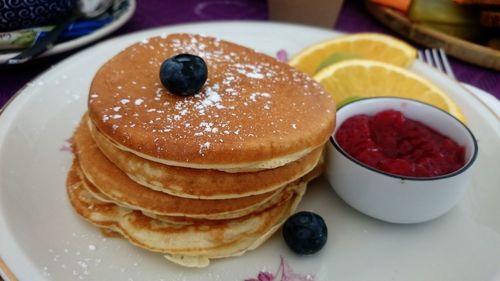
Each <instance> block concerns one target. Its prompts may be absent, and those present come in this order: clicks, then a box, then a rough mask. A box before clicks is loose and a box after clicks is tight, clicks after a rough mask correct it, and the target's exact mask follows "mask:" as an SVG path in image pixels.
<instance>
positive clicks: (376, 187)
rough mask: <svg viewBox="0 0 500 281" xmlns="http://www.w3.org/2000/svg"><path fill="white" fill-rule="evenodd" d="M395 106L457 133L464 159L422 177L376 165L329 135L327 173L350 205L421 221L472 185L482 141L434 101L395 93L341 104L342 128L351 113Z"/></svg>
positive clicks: (386, 217)
mask: <svg viewBox="0 0 500 281" xmlns="http://www.w3.org/2000/svg"><path fill="white" fill-rule="evenodd" d="M387 109H394V110H398V111H401V112H403V114H404V115H405V116H406V117H407V118H409V119H413V120H416V121H419V122H421V123H423V124H426V125H427V126H429V127H431V128H433V129H434V130H436V131H438V132H440V133H441V134H443V135H445V136H447V137H449V138H451V139H453V140H454V141H455V142H457V143H458V144H459V145H461V146H463V147H464V148H465V164H464V166H463V167H462V168H460V169H459V170H457V171H455V172H453V173H450V174H447V175H443V176H437V177H428V178H417V177H405V176H397V175H393V174H389V173H386V172H383V171H380V170H376V169H374V168H372V167H370V166H367V165H365V164H364V163H362V162H360V161H358V160H356V159H355V158H353V157H352V156H350V155H349V154H347V153H346V152H345V151H344V150H343V149H342V148H341V147H340V146H339V145H338V144H337V142H336V141H335V138H334V137H332V138H331V139H330V143H329V144H328V148H327V171H326V173H327V178H328V181H329V182H330V185H331V186H332V187H333V189H334V190H335V192H336V193H337V194H338V195H339V196H340V197H341V198H342V199H343V200H344V201H345V202H346V203H347V204H348V205H350V206H351V207H353V208H354V209H356V210H358V211H360V212H361V213H364V214H366V215H368V216H371V217H374V218H377V219H380V220H383V221H386V222H392V223H419V222H425V221H429V220H432V219H434V218H437V217H439V216H441V215H443V214H445V213H446V212H448V211H449V210H450V209H452V208H453V207H454V206H455V205H456V204H457V203H458V202H459V200H460V198H461V197H462V195H463V194H464V192H465V189H466V187H467V186H468V185H469V180H470V177H471V173H472V170H473V169H472V168H473V166H474V163H475V160H476V158H477V154H478V146H477V142H476V139H475V137H474V135H473V134H472V132H471V131H470V130H469V129H468V128H467V127H466V126H465V125H464V124H463V123H461V122H460V121H458V120H457V119H456V118H455V117H453V116H451V115H450V114H448V113H447V112H445V111H442V110H441V109H438V108H436V107H434V106H431V105H428V104H424V103H421V102H418V101H414V100H410V99H402V98H393V97H379V98H367V99H362V100H358V101H354V102H351V103H348V104H346V105H344V106H342V107H340V108H339V109H338V110H337V128H338V127H340V125H341V124H342V123H343V122H344V121H345V120H346V119H348V118H349V117H352V116H354V115H358V114H367V115H375V114H376V113H378V112H381V111H384V110H387Z"/></svg>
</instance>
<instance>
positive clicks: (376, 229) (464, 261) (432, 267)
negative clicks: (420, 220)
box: [0, 22, 500, 281]
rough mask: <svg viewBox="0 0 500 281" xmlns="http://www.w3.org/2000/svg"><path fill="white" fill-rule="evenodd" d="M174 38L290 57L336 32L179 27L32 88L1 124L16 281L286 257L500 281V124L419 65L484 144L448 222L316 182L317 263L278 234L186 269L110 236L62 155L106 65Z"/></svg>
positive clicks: (337, 268) (0, 155)
mask: <svg viewBox="0 0 500 281" xmlns="http://www.w3.org/2000/svg"><path fill="white" fill-rule="evenodd" d="M171 32H193V33H202V34H207V35H213V36H217V37H220V38H224V39H228V40H231V41H234V42H238V43H241V44H244V45H247V46H251V47H254V48H256V49H257V50H260V51H263V52H265V53H268V54H270V55H275V54H276V52H277V51H278V50H280V49H286V50H287V51H288V52H289V53H290V54H293V53H296V52H297V51H299V50H300V49H301V48H303V47H304V46H307V45H309V44H311V43H314V42H318V41H321V40H324V39H326V38H331V37H334V36H337V35H338V33H335V32H332V31H328V30H322V29H315V28H309V27H303V26H296V25H287V24H270V23H255V22H222V23H204V24H191V25H180V26H172V27H166V28H160V29H154V30H149V31H145V32H140V33H135V34H130V35H127V36H124V37H120V38H115V39H112V40H109V41H106V42H103V43H100V44H98V45H96V46H94V47H92V48H89V49H87V50H84V51H82V52H80V53H78V54H76V55H74V56H72V57H71V58H69V59H67V60H65V61H63V62H61V63H59V64H58V65H56V66H55V67H53V68H51V69H50V70H49V71H48V72H46V73H44V74H43V75H41V76H39V77H38V78H37V79H35V80H34V81H33V82H31V83H30V84H29V85H28V86H27V87H26V88H24V89H23V90H22V91H21V92H20V94H19V95H18V96H17V97H16V98H15V99H14V100H13V101H12V102H11V103H10V104H9V106H8V107H7V108H6V109H5V111H4V112H3V114H2V115H1V116H0V237H1V238H0V254H1V256H2V259H4V261H5V262H6V263H7V265H8V266H9V267H10V268H11V269H12V271H13V272H14V274H15V275H16V276H18V277H19V279H20V280H79V279H83V280H172V281H180V280H245V279H246V278H252V277H253V278H256V277H257V274H258V272H259V271H260V270H267V271H270V272H275V270H277V269H278V266H279V264H280V257H283V258H284V260H285V261H286V262H287V263H288V264H289V266H290V268H291V269H293V271H294V272H296V273H300V274H304V275H306V274H311V275H314V278H315V279H314V280H328V281H331V280H342V281H349V280H371V281H374V280H384V281H385V280H406V281H411V280H418V281H422V280H426V281H430V280H439V281H445V280H450V281H451V280H453V281H457V280H494V279H495V278H499V277H500V204H499V202H500V188H499V187H500V186H499V182H500V173H499V172H498V169H499V165H498V163H499V162H498V161H499V159H500V146H499V143H500V126H499V120H498V119H497V118H496V117H495V116H494V115H493V114H492V112H491V111H489V110H488V109H486V107H485V106H484V105H483V104H482V103H481V102H479V100H478V99H477V98H476V97H475V96H473V95H471V94H470V93H468V92H467V91H465V89H464V88H463V87H462V86H460V85H459V84H457V83H456V82H454V81H452V80H450V79H449V78H448V77H447V76H445V75H443V74H441V73H439V72H438V71H436V70H434V69H432V68H430V67H428V66H426V65H424V64H423V63H420V62H418V61H417V62H415V64H414V65H413V66H412V70H413V71H415V72H417V73H420V74H422V75H423V76H425V77H427V78H428V79H430V80H432V81H433V82H434V83H436V84H437V85H439V86H440V87H441V88H442V89H444V90H445V91H446V92H448V93H449V94H450V95H451V96H452V97H453V99H454V100H456V102H457V103H458V104H459V105H460V106H461V107H462V108H463V110H464V113H465V115H466V117H467V122H468V124H469V126H470V128H471V129H472V131H473V132H474V133H475V134H476V136H477V138H478V140H479V146H480V152H479V158H478V161H477V167H476V170H475V173H474V176H473V179H472V184H471V186H470V187H469V188H468V191H467V194H466V196H465V198H464V199H463V200H462V201H461V203H460V204H459V206H458V207H456V208H454V209H453V210H452V211H451V212H450V213H448V214H446V215H445V216H443V217H441V218H439V219H437V220H434V221H432V222H429V223H424V224H418V225H395V224H387V223H383V222H380V221H377V220H374V219H371V218H369V217H367V216H364V215H362V214H360V213H358V212H356V211H354V210H353V209H351V208H349V207H348V206H346V204H344V203H343V202H342V201H341V200H339V199H338V197H337V196H336V195H335V193H334V192H333V191H332V189H331V188H330V186H329V185H328V184H327V183H326V181H325V180H324V179H319V180H316V181H314V182H313V183H312V184H311V186H310V188H309V190H308V193H307V194H306V196H305V199H304V201H303V202H302V203H301V205H300V209H307V210H313V211H315V212H317V213H319V214H321V215H322V216H323V217H324V218H325V220H326V222H327V224H328V227H329V238H328V243H327V245H326V246H325V248H324V249H323V250H322V251H321V252H320V253H318V254H316V255H313V256H308V257H300V256H296V255H294V254H292V253H291V252H290V251H289V250H288V249H287V247H286V246H285V244H284V242H283V240H282V238H281V234H280V233H277V234H276V235H275V236H274V237H273V238H272V239H271V240H270V241H268V242H267V243H265V244H264V245H263V246H262V247H260V248H258V249H257V250H255V251H252V252H249V253H247V254H245V255H244V256H242V257H238V258H231V259H224V260H220V261H215V262H213V264H212V265H211V266H210V267H208V268H205V269H185V268H181V267H178V266H175V265H173V264H171V263H169V262H167V261H165V260H164V259H163V258H162V256H161V255H160V254H155V253H150V252H147V251H145V250H142V249H140V248H137V247H134V246H131V245H130V244H129V243H128V242H126V241H124V240H121V239H104V238H103V237H102V236H101V234H100V233H99V231H98V230H97V229H96V228H95V227H93V226H91V225H90V224H89V223H87V222H85V221H83V220H82V219H81V218H80V217H78V216H77V215H76V214H75V212H74V211H73V210H72V208H71V207H70V205H69V202H68V199H67V198H66V192H65V184H64V183H65V178H66V172H67V170H68V167H69V165H70V163H71V159H72V155H71V154H70V153H69V152H68V151H67V150H66V149H62V148H63V147H64V146H65V145H67V143H66V140H67V139H68V138H69V137H70V136H71V134H72V132H73V130H74V128H75V126H76V124H77V122H78V120H79V119H80V116H81V115H82V113H83V112H84V111H85V107H86V96H87V91H88V89H89V84H90V82H91V79H92V76H93V75H94V73H95V71H96V70H97V69H98V68H99V66H100V65H102V64H103V63H104V62H105V61H106V60H107V59H109V58H111V57H112V56H113V55H114V54H116V53H117V52H118V51H120V50H121V49H123V48H124V47H126V46H127V45H130V44H131V43H134V42H136V41H139V40H141V39H143V38H146V37H149V36H153V35H159V34H163V33H171ZM276 280H284V279H280V278H277V279H276ZM287 280H295V279H287Z"/></svg>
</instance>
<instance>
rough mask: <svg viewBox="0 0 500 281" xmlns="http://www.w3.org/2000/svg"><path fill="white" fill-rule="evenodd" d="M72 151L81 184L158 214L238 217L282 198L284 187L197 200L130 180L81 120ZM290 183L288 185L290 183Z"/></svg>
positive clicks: (126, 203) (124, 202)
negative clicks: (238, 196)
mask: <svg viewBox="0 0 500 281" xmlns="http://www.w3.org/2000/svg"><path fill="white" fill-rule="evenodd" d="M73 151H74V153H75V155H76V158H77V160H78V161H77V163H78V165H79V167H80V168H81V170H82V172H83V173H82V174H83V175H84V176H85V179H86V180H85V181H84V183H83V184H86V185H93V187H92V188H95V189H97V190H98V191H99V192H100V193H102V194H104V195H105V196H107V197H109V198H110V199H111V200H113V202H116V203H118V204H119V205H121V206H126V207H129V208H133V209H137V210H142V211H146V212H149V213H153V214H157V215H167V216H186V217H193V218H206V219H223V218H234V217H240V216H243V215H245V214H249V213H251V212H254V211H256V210H259V209H261V208H264V207H267V204H274V203H276V202H277V201H279V200H281V197H282V191H283V189H284V188H285V187H282V188H281V189H278V190H276V191H272V192H268V193H263V194H258V195H252V196H246V197H240V198H232V199H223V200H219V199H214V200H199V199H192V198H182V197H177V196H172V195H170V194H167V193H163V192H159V191H155V190H152V189H149V188H147V187H144V186H142V185H139V184H138V183H136V182H134V181H132V180H131V179H130V178H129V177H128V176H127V175H126V174H125V173H124V172H122V171H121V170H120V169H118V168H117V167H116V166H115V165H114V164H113V163H112V162H111V161H110V160H108V159H107V158H106V157H105V156H104V154H102V152H101V151H100V150H99V148H98V147H97V145H96V144H95V142H94V141H93V139H92V138H91V137H90V134H89V133H88V127H87V126H86V125H85V124H84V123H81V124H80V126H79V127H78V129H77V130H76V131H75V134H74V136H73ZM289 185H290V184H289Z"/></svg>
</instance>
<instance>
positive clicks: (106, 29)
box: [0, 0, 136, 64]
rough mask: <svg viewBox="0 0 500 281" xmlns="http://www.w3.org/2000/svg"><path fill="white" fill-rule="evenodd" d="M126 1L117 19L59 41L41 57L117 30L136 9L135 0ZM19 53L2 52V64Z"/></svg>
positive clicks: (83, 43) (61, 51) (89, 41)
mask: <svg viewBox="0 0 500 281" xmlns="http://www.w3.org/2000/svg"><path fill="white" fill-rule="evenodd" d="M125 1H126V2H128V5H127V6H126V8H125V10H123V11H121V14H120V15H119V16H118V17H117V18H116V19H113V21H112V22H110V23H109V24H107V25H105V26H103V27H102V28H99V29H97V30H96V31H94V32H92V33H89V34H87V35H84V36H81V37H78V38H75V39H73V40H69V41H66V42H63V43H59V44H57V45H55V46H54V47H53V48H51V49H49V50H48V51H46V52H45V53H43V54H41V55H40V57H46V56H51V55H55V54H60V53H64V52H67V51H70V50H73V49H76V48H79V47H82V46H85V45H87V44H89V43H91V42H94V41H96V40H98V39H100V38H102V37H104V36H106V35H108V34H110V33H111V32H113V31H115V30H117V29H118V28H120V27H121V26H122V25H124V24H125V23H126V22H127V21H128V20H129V19H130V18H131V17H132V15H133V14H134V11H135V7H136V3H135V0H125ZM18 54H19V53H6V54H0V64H2V63H5V62H6V61H7V60H9V59H10V58H12V57H14V56H17V55H18Z"/></svg>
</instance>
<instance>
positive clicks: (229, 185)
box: [67, 34, 335, 267]
mask: <svg viewBox="0 0 500 281" xmlns="http://www.w3.org/2000/svg"><path fill="white" fill-rule="evenodd" d="M181 53H189V54H193V55H198V56H200V57H202V58H203V59H204V60H205V62H206V64H207V67H208V79H207V82H206V83H205V85H204V87H203V88H202V90H201V92H200V93H198V94H196V95H194V96H189V97H180V96H176V95H173V94H171V93H169V92H168V90H167V89H165V88H164V87H163V86H162V84H161V82H160V79H159V71H160V65H161V63H162V62H163V61H164V60H166V59H167V58H169V57H172V56H175V55H177V54H181ZM334 126H335V108H334V105H333V102H332V100H331V98H330V97H329V95H328V94H327V93H326V92H325V91H324V90H323V89H322V88H321V86H319V85H318V84H317V83H316V82H314V81H313V80H312V79H310V78H309V77H308V76H306V75H305V74H303V73H301V72H299V71H296V70H295V69H293V68H291V67H289V66H288V65H286V64H284V63H280V62H278V61H276V60H275V59H273V58H271V57H269V56H266V55H264V54H260V53H257V52H255V51H253V50H251V49H248V48H245V47H242V46H239V45H236V44H233V43H229V42H226V41H222V40H218V39H215V38H211V37H204V36H199V35H190V34H171V35H169V36H160V37H155V38H151V39H149V40H144V41H143V42H140V43H137V44H134V45H132V46H130V47H128V48H127V49H125V50H124V51H122V52H121V53H119V54H118V55H116V56H115V57H113V58H112V59H111V60H109V61H108V62H107V63H106V64H104V65H103V66H102V67H101V68H100V69H99V70H98V72H97V73H96V75H95V78H94V80H93V82H92V85H91V88H90V93H89V100H88V113H86V114H85V115H84V116H83V118H82V121H81V123H80V125H79V127H78V128H77V130H76V132H75V134H74V136H73V151H74V154H75V161H74V163H73V166H72V168H71V170H70V172H69V175H68V180H67V187H68V188H67V190H68V194H69V198H70V201H71V203H72V205H73V207H74V208H75V210H76V211H77V212H78V214H80V215H81V216H82V217H84V218H85V219H87V220H88V221H90V222H91V223H93V224H94V225H96V226H98V227H101V228H104V229H107V230H111V231H115V232H118V233H120V234H121V235H122V236H123V237H125V238H126V239H128V240H129V241H130V242H131V243H133V244H135V245H137V246H140V247H143V248H146V249H148V250H151V251H156V252H161V253H164V254H165V256H166V257H167V259H169V260H171V261H173V262H176V263H178V264H181V265H185V266H199V267H200V266H206V265H208V263H209V260H210V259H212V258H222V257H229V256H236V255H241V254H242V253H244V252H245V251H247V250H251V249H254V248H256V247H257V246H259V245H260V244H262V243H263V242H264V241H265V240H266V239H267V238H269V237H270V236H271V235H272V234H273V233H274V232H275V231H276V230H277V229H278V228H279V226H280V225H281V224H282V223H283V222H284V221H285V220H286V219H287V218H288V216H289V215H290V214H291V213H292V212H293V211H294V209H295V208H296V206H297V204H298V203H299V202H300V200H301V198H302V196H303V195H304V192H305V188H306V185H307V183H308V182H309V181H310V180H312V179H313V178H314V177H316V176H317V175H318V174H319V173H320V172H321V169H320V168H321V159H322V150H323V145H324V144H325V142H326V141H327V140H328V138H329V136H330V134H331V133H332V131H333V129H334Z"/></svg>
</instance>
